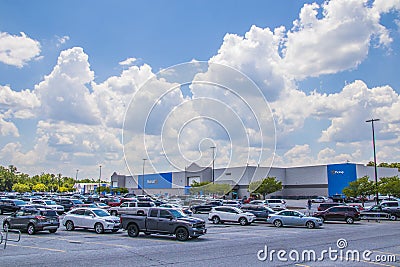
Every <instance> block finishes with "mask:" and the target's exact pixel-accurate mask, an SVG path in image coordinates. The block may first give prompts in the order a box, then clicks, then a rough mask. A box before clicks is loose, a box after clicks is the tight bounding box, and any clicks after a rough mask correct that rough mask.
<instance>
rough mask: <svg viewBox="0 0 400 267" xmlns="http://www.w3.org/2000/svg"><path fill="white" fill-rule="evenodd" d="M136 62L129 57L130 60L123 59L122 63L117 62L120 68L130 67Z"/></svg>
mask: <svg viewBox="0 0 400 267" xmlns="http://www.w3.org/2000/svg"><path fill="white" fill-rule="evenodd" d="M136 60H137V59H136V58H134V57H130V58H127V59H125V60H124V61H121V62H119V63H118V64H119V65H121V66H130V65H132V64H133V63H135V61H136Z"/></svg>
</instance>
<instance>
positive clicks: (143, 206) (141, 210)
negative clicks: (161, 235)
mask: <svg viewBox="0 0 400 267" xmlns="http://www.w3.org/2000/svg"><path fill="white" fill-rule="evenodd" d="M155 206H156V205H155V204H154V203H153V202H151V201H140V202H136V201H135V202H124V203H122V204H121V205H120V206H118V207H111V208H109V209H108V212H109V213H110V214H111V215H113V216H117V215H121V214H137V215H144V214H147V211H148V210H149V209H150V208H152V207H155Z"/></svg>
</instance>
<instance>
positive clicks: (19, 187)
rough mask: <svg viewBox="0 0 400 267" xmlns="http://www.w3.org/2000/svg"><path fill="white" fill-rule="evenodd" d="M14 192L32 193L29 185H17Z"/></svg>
mask: <svg viewBox="0 0 400 267" xmlns="http://www.w3.org/2000/svg"><path fill="white" fill-rule="evenodd" d="M12 190H13V191H15V192H18V193H25V192H30V191H31V188H30V186H29V185H27V184H21V183H16V184H14V185H13V187H12Z"/></svg>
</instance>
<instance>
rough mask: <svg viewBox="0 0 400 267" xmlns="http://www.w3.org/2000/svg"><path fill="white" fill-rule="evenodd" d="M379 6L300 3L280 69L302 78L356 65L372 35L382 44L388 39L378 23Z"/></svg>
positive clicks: (355, 1) (345, 0)
mask: <svg viewBox="0 0 400 267" xmlns="http://www.w3.org/2000/svg"><path fill="white" fill-rule="evenodd" d="M388 2H389V1H388ZM382 9H383V8H369V7H367V6H366V5H365V1H360V0H336V1H326V2H324V4H322V5H321V6H319V5H318V4H316V3H313V4H306V5H304V7H303V8H302V10H301V11H300V16H299V19H298V20H296V21H294V23H293V24H294V26H293V28H292V29H291V30H290V31H288V32H287V39H286V41H285V44H284V47H285V48H284V49H283V61H282V68H283V69H285V70H286V72H287V74H288V75H291V76H292V77H293V78H295V79H304V78H306V77H310V76H319V75H322V74H332V73H337V72H339V71H344V70H348V69H353V68H355V67H357V66H358V65H359V64H360V63H361V62H362V61H363V60H364V59H365V58H366V57H367V55H368V51H369V47H370V46H371V43H372V41H373V40H374V38H377V40H378V45H382V46H388V45H389V44H390V43H391V42H392V38H391V37H390V36H389V31H388V30H387V29H386V28H385V27H384V26H383V25H381V24H380V22H379V19H380V14H379V11H380V10H382ZM385 9H386V10H387V9H388V7H386V8H385Z"/></svg>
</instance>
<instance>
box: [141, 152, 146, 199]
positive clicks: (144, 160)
mask: <svg viewBox="0 0 400 267" xmlns="http://www.w3.org/2000/svg"><path fill="white" fill-rule="evenodd" d="M146 160H147V159H143V168H142V195H144V164H145V162H146Z"/></svg>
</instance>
